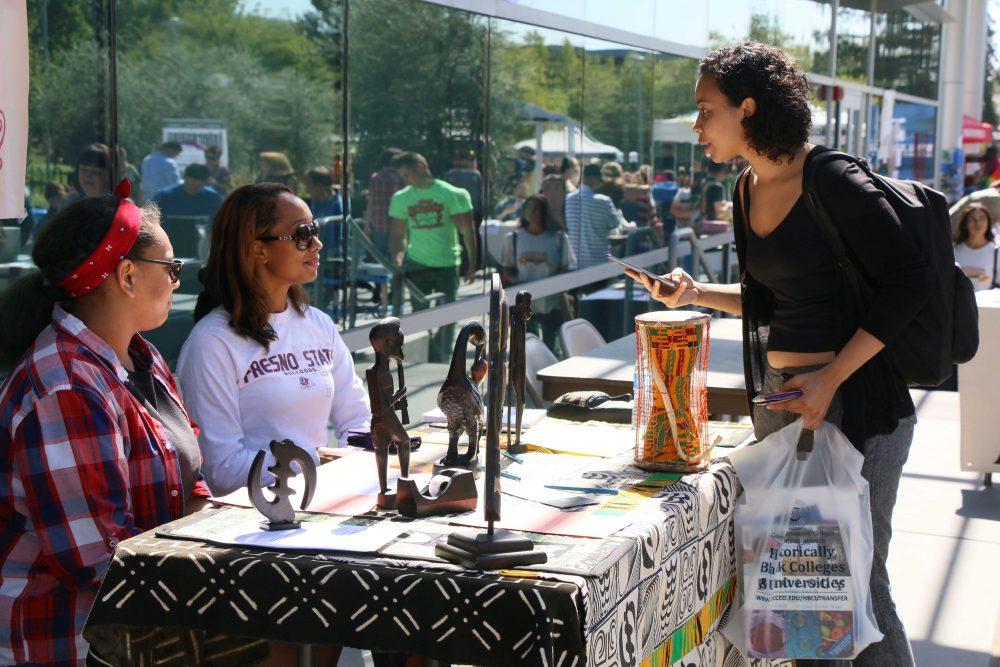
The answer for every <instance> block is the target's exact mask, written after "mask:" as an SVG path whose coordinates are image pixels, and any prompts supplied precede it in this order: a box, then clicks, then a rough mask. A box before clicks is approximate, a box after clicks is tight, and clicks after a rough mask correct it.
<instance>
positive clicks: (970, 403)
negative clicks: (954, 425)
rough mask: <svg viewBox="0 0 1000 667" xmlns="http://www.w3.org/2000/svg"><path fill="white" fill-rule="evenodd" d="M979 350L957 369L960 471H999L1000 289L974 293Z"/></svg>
mask: <svg viewBox="0 0 1000 667" xmlns="http://www.w3.org/2000/svg"><path fill="white" fill-rule="evenodd" d="M976 302H977V304H978V306H979V351H978V352H976V356H975V357H973V358H972V359H971V360H970V361H969V362H968V363H965V364H962V365H961V366H960V367H959V369H958V393H959V397H960V400H961V403H960V405H961V414H962V449H961V457H962V460H961V467H962V470H975V471H977V472H981V473H983V474H984V478H983V479H984V481H985V482H986V483H987V484H990V483H992V479H991V476H992V474H993V473H995V472H1000V437H997V429H996V411H997V405H996V387H997V377H998V375H1000V289H992V290H983V291H980V292H976Z"/></svg>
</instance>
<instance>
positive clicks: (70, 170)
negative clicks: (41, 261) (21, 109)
mask: <svg viewBox="0 0 1000 667" xmlns="http://www.w3.org/2000/svg"><path fill="white" fill-rule="evenodd" d="M105 22H106V16H105V13H104V10H103V5H102V4H101V3H84V4H83V5H81V6H78V7H77V6H74V7H63V6H62V5H61V4H58V3H37V2H36V3H29V4H28V33H29V34H28V49H29V54H28V58H29V63H30V66H31V72H30V75H31V76H30V79H31V88H30V92H29V95H30V97H29V101H28V104H29V109H30V110H31V122H30V123H29V126H28V133H29V134H28V142H29V146H28V164H27V173H26V174H25V177H26V183H25V185H26V186H27V193H26V197H25V199H26V201H25V204H26V206H25V208H26V210H27V212H28V216H27V217H26V218H25V219H24V220H23V221H21V223H20V227H21V242H22V246H23V247H24V249H25V250H27V249H28V247H29V246H30V244H31V242H32V239H33V236H35V235H37V233H38V232H39V231H40V230H41V228H42V227H43V226H44V225H45V222H46V221H47V220H48V219H49V218H50V217H51V216H52V215H53V214H55V213H56V212H57V211H59V210H62V209H63V208H65V207H66V206H68V205H69V204H70V203H72V202H74V201H76V200H78V199H80V198H82V197H84V196H91V195H96V194H100V193H103V192H110V191H111V188H112V187H113V183H115V182H117V178H118V177H119V176H121V175H124V170H123V169H121V168H119V171H118V173H115V171H114V166H113V165H114V164H115V162H121V163H122V164H124V162H125V160H124V159H122V160H117V161H116V160H113V159H112V151H111V149H110V148H109V146H108V144H109V139H108V137H109V134H110V133H109V131H108V130H109V127H110V125H109V122H110V119H109V117H108V113H107V104H106V96H107V93H108V79H107V67H108V60H107V59H108V44H107V34H106V32H105V30H104V29H103V28H104V25H105Z"/></svg>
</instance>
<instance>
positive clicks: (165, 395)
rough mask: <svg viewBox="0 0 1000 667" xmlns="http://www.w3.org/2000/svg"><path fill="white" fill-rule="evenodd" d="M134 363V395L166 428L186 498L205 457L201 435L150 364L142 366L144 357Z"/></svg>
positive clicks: (132, 372) (131, 387)
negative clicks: (200, 439) (202, 454)
mask: <svg viewBox="0 0 1000 667" xmlns="http://www.w3.org/2000/svg"><path fill="white" fill-rule="evenodd" d="M133 362H134V363H135V364H136V370H134V371H129V372H128V379H129V381H130V385H129V389H131V390H132V395H134V396H135V397H136V398H137V399H138V400H139V401H141V402H142V406H143V407H144V408H146V411H147V412H149V414H150V416H152V417H153V419H155V420H156V421H158V422H160V425H161V426H162V427H163V430H165V431H166V432H167V437H168V438H169V439H170V444H171V446H173V448H174V450H175V451H176V452H177V461H178V463H179V464H180V473H181V487H182V488H183V489H184V497H185V498H187V497H188V496H189V495H191V489H193V488H194V484H195V482H197V481H198V477H199V475H200V474H201V461H202V459H201V449H200V448H199V447H198V438H197V436H195V434H194V431H193V430H192V429H191V423H190V422H189V421H188V418H187V417H186V416H185V414H184V411H183V410H182V409H181V406H179V405H178V404H177V402H176V401H174V399H173V397H172V396H171V395H170V393H169V392H168V391H167V388H166V387H164V386H163V384H162V383H161V382H160V381H159V380H157V379H156V378H154V377H153V374H152V373H151V372H150V371H149V368H148V367H147V368H141V367H140V363H141V360H140V361H136V360H134V359H133Z"/></svg>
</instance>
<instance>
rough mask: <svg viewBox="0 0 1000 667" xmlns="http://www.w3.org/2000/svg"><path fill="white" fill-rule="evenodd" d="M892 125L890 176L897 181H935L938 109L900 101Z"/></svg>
mask: <svg viewBox="0 0 1000 667" xmlns="http://www.w3.org/2000/svg"><path fill="white" fill-rule="evenodd" d="M892 123H893V133H892V137H893V143H892V147H891V149H890V151H889V156H890V157H889V164H888V168H889V174H890V175H892V176H893V177H895V178H903V179H910V180H916V181H926V182H930V181H932V180H933V179H934V156H935V150H934V146H935V143H936V140H937V139H936V127H937V109H936V108H935V107H932V106H928V105H926V104H914V103H912V102H900V101H896V104H895V105H894V106H893V111H892Z"/></svg>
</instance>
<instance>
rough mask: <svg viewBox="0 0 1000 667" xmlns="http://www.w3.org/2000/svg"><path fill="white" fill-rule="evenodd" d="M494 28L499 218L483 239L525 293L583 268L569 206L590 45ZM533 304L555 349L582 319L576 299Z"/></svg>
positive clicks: (493, 186) (514, 27)
mask: <svg viewBox="0 0 1000 667" xmlns="http://www.w3.org/2000/svg"><path fill="white" fill-rule="evenodd" d="M492 27H493V30H492V37H491V62H490V67H491V71H490V151H491V153H490V156H491V157H490V164H491V166H492V167H493V169H492V170H491V179H490V183H489V184H488V193H489V195H488V196H489V204H488V207H487V211H490V212H492V214H493V215H492V216H491V219H489V220H487V221H486V222H485V223H484V225H483V228H482V237H483V238H484V239H485V245H486V255H487V261H488V262H490V263H491V264H492V265H494V266H498V267H500V271H501V274H502V276H503V279H504V282H505V284H506V286H507V289H508V291H509V292H516V290H517V289H519V285H522V284H525V283H530V282H531V281H533V280H539V279H543V278H546V277H550V276H552V275H556V274H558V273H561V272H564V271H567V270H569V269H570V268H572V267H574V266H575V255H574V253H573V251H572V247H571V245H570V242H569V238H568V236H567V235H566V233H565V229H566V220H565V205H566V198H567V195H568V194H570V193H572V192H573V191H575V190H576V189H577V187H578V185H579V177H580V166H579V160H580V157H581V155H582V152H583V151H584V150H585V148H584V145H585V141H587V140H588V137H586V136H585V135H584V133H583V131H582V130H583V128H582V126H581V122H580V119H581V112H582V107H583V100H582V92H583V49H582V41H583V40H582V39H580V38H578V37H576V36H573V35H569V34H565V33H559V32H556V31H550V30H542V29H536V28H530V27H528V26H524V25H520V24H516V23H511V22H507V21H501V20H494V21H493V22H492ZM535 193H539V194H538V195H536V194H535ZM539 195H540V196H539ZM532 306H533V311H534V313H535V316H534V317H533V318H532V320H530V321H529V330H531V331H533V332H534V333H535V334H536V335H538V336H539V337H540V338H542V340H543V341H544V342H545V344H546V345H547V346H548V347H549V349H552V350H555V349H556V341H557V333H558V329H559V326H560V324H561V323H562V322H563V321H565V320H566V319H569V318H571V317H573V315H574V312H573V311H574V304H573V302H572V299H571V298H570V296H569V295H568V294H565V293H560V294H556V295H552V296H548V297H543V298H538V299H535V301H534V302H533V304H532Z"/></svg>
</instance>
